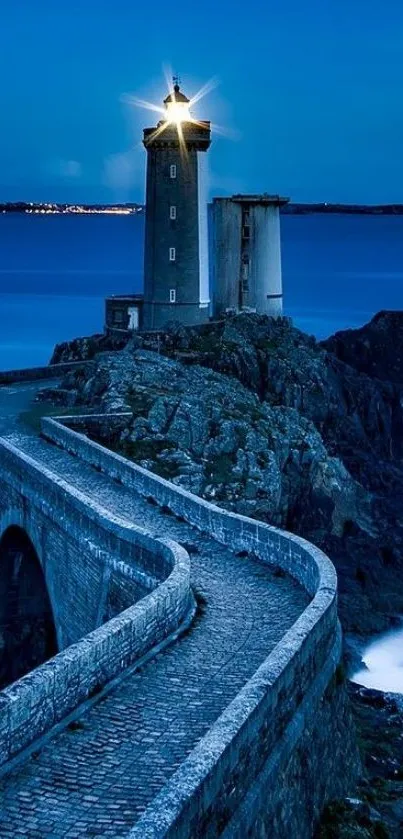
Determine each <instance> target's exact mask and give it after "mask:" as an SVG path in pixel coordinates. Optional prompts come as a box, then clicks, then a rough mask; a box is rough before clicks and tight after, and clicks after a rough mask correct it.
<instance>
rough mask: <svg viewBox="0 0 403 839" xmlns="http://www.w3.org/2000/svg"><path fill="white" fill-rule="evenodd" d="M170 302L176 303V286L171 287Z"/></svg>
mask: <svg viewBox="0 0 403 839" xmlns="http://www.w3.org/2000/svg"><path fill="white" fill-rule="evenodd" d="M169 302H170V303H176V291H175V289H174V288H170V289H169Z"/></svg>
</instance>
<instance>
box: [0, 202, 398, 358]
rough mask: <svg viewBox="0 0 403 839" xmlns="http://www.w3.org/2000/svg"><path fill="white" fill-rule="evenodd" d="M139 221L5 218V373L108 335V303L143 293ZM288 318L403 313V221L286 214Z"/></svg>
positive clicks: (0, 258) (320, 322)
mask: <svg viewBox="0 0 403 839" xmlns="http://www.w3.org/2000/svg"><path fill="white" fill-rule="evenodd" d="M143 223H144V219H143V217H142V216H102V215H97V216H57V215H54V216H35V215H33V216H30V215H0V369H5V368H10V367H23V366H29V365H34V364H42V363H46V362H47V361H48V360H49V357H50V355H51V352H52V349H53V346H54V344H55V343H57V342H58V341H64V340H68V339H69V338H74V337H76V336H79V335H88V334H91V333H93V332H96V331H102V327H103V307H104V297H105V295H107V294H123V293H126V292H131V291H140V290H141V283H142V260H143ZM282 258H283V281H284V293H285V310H286V314H289V315H291V316H292V317H293V319H294V322H295V323H296V325H297V326H299V327H301V328H302V329H304V330H306V331H307V332H311V333H313V334H314V335H316V336H318V337H325V336H326V335H329V334H330V333H332V332H334V331H335V330H336V329H342V328H345V327H350V326H359V325H361V324H363V323H365V321H367V320H368V319H369V318H370V317H372V315H373V314H375V312H377V311H379V309H400V308H403V216H400V217H399V216H343V215H337V216H322V215H312V216H283V218H282Z"/></svg>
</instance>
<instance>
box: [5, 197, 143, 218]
mask: <svg viewBox="0 0 403 839" xmlns="http://www.w3.org/2000/svg"><path fill="white" fill-rule="evenodd" d="M143 210H144V207H143V205H142V204H60V203H57V204H56V203H51V202H49V203H38V204H37V203H35V202H33V201H29V202H26V201H12V202H8V201H6V202H4V203H0V214H5V213H23V214H26V215H114V216H119V215H123V216H129V215H136V214H137V213H142V212H143Z"/></svg>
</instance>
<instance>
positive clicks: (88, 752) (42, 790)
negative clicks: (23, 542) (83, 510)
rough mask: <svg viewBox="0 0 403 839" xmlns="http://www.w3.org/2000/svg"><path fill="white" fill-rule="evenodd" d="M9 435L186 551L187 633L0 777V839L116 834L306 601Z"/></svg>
mask: <svg viewBox="0 0 403 839" xmlns="http://www.w3.org/2000/svg"><path fill="white" fill-rule="evenodd" d="M0 413H1V411H0ZM3 433H4V432H3ZM11 439H12V440H13V442H18V445H19V446H20V448H22V449H23V450H24V451H26V452H27V453H28V454H30V455H31V456H32V457H34V458H36V459H38V460H39V461H42V462H45V463H46V466H47V468H49V469H52V470H54V471H55V472H57V473H59V474H61V475H62V476H63V478H64V479H65V480H67V481H69V482H70V483H71V484H72V485H74V486H75V487H78V488H80V489H81V490H82V491H84V492H87V493H89V494H91V495H93V494H95V496H96V498H97V500H98V502H99V503H101V504H103V505H104V506H105V507H107V508H109V509H114V510H119V514H120V515H122V516H126V517H127V518H128V519H130V520H131V521H133V520H134V521H136V522H137V523H139V524H142V525H144V526H145V527H147V528H150V529H151V530H153V531H154V532H156V533H157V534H159V535H160V534H163V535H165V536H170V537H172V538H173V539H175V540H177V541H178V542H181V543H182V544H184V545H185V546H186V547H187V549H188V551H189V553H190V554H191V560H192V584H193V586H194V589H195V592H196V594H197V595H198V596H199V602H200V608H199V613H198V615H197V618H196V620H195V622H194V624H193V625H192V627H191V629H190V631H189V632H187V633H186V635H184V636H183V637H182V638H181V639H180V640H179V641H178V642H176V643H175V644H174V645H172V646H171V647H169V648H167V649H166V650H165V651H164V652H163V653H160V654H159V655H158V656H157V657H156V658H155V659H153V660H151V661H150V662H149V663H148V664H147V665H146V666H145V667H144V668H142V670H141V671H140V672H138V673H136V674H132V675H129V676H127V677H126V678H123V679H122V680H121V682H120V684H119V685H118V686H117V687H116V688H115V689H114V690H113V692H111V693H110V694H109V695H108V696H106V697H104V698H103V699H101V700H100V701H98V703H97V704H95V705H94V706H93V707H92V708H91V709H90V710H88V711H87V712H86V713H85V714H84V715H83V716H82V717H81V718H80V720H79V722H78V723H75V724H74V725H72V726H70V728H67V729H65V730H64V731H63V732H62V733H60V734H58V735H56V736H55V737H54V738H53V739H51V740H50V741H49V742H48V743H47V744H46V745H45V746H44V747H43V748H42V750H41V751H40V752H39V753H38V754H35V756H33V757H31V758H30V759H29V760H27V761H26V762H25V763H24V764H23V765H21V766H20V767H18V768H16V769H14V770H13V771H12V772H10V773H9V774H7V775H5V776H4V777H3V778H2V780H1V782H0V837H18V836H27V837H32V839H34V837H38V838H39V837H53V839H56V837H57V838H58V837H69V839H74V838H75V839H78V837H81V836H86V837H89V836H93V837H95V836H105V837H106V836H114V837H117V836H123V835H124V834H125V833H126V832H127V830H128V829H129V828H130V827H131V826H133V825H134V824H135V822H136V820H137V818H138V817H139V815H140V814H141V813H142V812H143V811H144V809H145V807H146V806H147V804H148V803H149V802H150V801H151V800H152V798H153V797H154V796H155V795H156V793H157V792H158V791H159V790H160V789H161V787H162V786H163V784H164V783H165V782H166V781H167V780H168V778H169V777H170V776H171V775H172V773H173V772H174V771H175V769H177V767H178V766H179V765H180V764H181V762H182V761H183V760H184V759H185V758H186V756H187V755H188V754H189V752H190V751H191V750H192V748H194V746H195V745H196V744H197V742H198V741H199V740H200V738H201V737H202V736H203V735H204V734H205V733H206V731H207V730H208V728H209V727H210V726H211V725H212V723H213V722H214V721H215V720H216V719H217V717H218V716H219V715H220V713H221V712H222V711H223V710H224V708H225V707H226V706H227V705H228V704H229V702H231V700H232V699H233V698H234V697H235V695H236V694H237V692H238V691H239V689H240V688H241V687H242V685H243V684H244V683H245V681H246V680H247V679H248V678H249V677H250V676H251V675H252V674H253V673H254V672H255V670H256V669H257V667H258V666H259V665H260V664H261V662H262V661H263V660H264V659H265V658H266V657H267V655H268V654H269V652H270V651H271V650H272V648H273V647H274V645H275V644H276V643H277V642H278V641H279V640H280V639H281V637H282V636H283V635H284V633H285V631H286V630H287V628H288V627H289V626H290V625H291V624H292V623H294V621H295V620H296V618H297V617H298V615H299V614H300V613H301V611H302V610H303V609H304V607H305V606H306V604H307V596H306V594H305V593H304V592H303V591H302V590H301V588H299V587H298V586H297V585H296V584H294V583H293V582H292V581H291V580H290V579H289V578H286V577H277V576H275V575H273V573H272V572H271V571H270V569H269V568H268V567H266V566H265V565H264V564H263V563H260V562H258V561H253V560H251V559H250V558H242V557H238V556H234V554H233V553H231V551H230V550H227V549H226V548H225V547H223V546H222V545H220V544H219V543H217V542H215V541H214V540H213V539H211V538H210V537H208V536H206V535H204V534H201V533H199V532H198V531H197V530H196V529H195V528H192V527H191V526H189V525H187V524H186V523H183V522H179V521H178V520H177V519H176V518H175V517H174V516H172V515H167V514H164V513H163V512H162V511H161V510H160V509H159V508H158V507H155V506H153V505H152V504H149V503H148V502H147V501H146V499H144V498H142V497H141V496H139V495H137V494H136V493H134V492H133V491H131V490H127V489H125V488H124V487H122V486H121V485H118V484H115V483H114V482H113V481H111V480H110V479H109V478H107V477H106V476H104V475H101V474H99V473H98V472H97V471H95V470H93V469H92V468H91V467H89V466H85V465H84V464H83V463H81V462H80V461H78V460H77V459H75V458H74V457H72V456H70V455H69V454H67V453H66V452H63V451H61V450H59V449H58V448H56V447H54V446H51V445H49V444H47V443H45V442H44V441H42V440H40V439H38V438H36V437H34V436H31V437H29V436H21V434H20V433H18V435H17V434H16V433H14V434H12V437H11Z"/></svg>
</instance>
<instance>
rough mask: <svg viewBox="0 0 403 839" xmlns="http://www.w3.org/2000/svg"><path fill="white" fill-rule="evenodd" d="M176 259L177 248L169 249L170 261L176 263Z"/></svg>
mask: <svg viewBox="0 0 403 839" xmlns="http://www.w3.org/2000/svg"><path fill="white" fill-rule="evenodd" d="M175 259H176V248H169V261H170V262H175Z"/></svg>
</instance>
